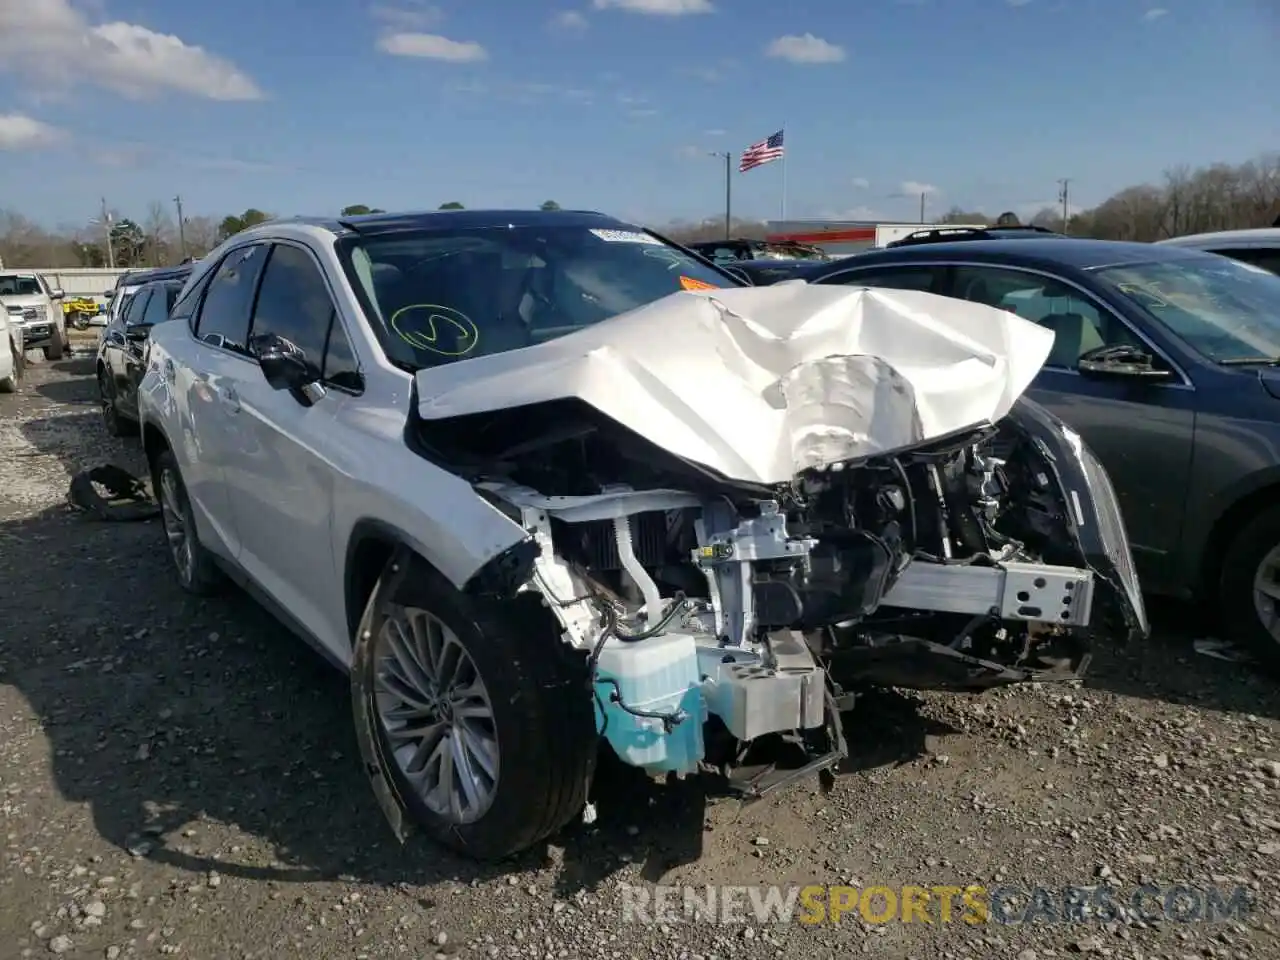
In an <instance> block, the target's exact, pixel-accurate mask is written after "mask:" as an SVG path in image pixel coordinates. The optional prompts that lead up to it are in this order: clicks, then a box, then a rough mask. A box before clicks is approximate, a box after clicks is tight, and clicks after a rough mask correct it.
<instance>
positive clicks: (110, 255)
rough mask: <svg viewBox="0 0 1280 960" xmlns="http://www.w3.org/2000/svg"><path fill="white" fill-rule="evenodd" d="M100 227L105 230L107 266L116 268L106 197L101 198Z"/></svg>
mask: <svg viewBox="0 0 1280 960" xmlns="http://www.w3.org/2000/svg"><path fill="white" fill-rule="evenodd" d="M102 229H104V230H106V231H107V266H108V267H110V268H111V269H112V270H114V269H115V268H116V250H115V244H114V243H112V242H111V214H110V213H108V212H107V198H106V197H103V198H102Z"/></svg>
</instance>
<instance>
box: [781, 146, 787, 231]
mask: <svg viewBox="0 0 1280 960" xmlns="http://www.w3.org/2000/svg"><path fill="white" fill-rule="evenodd" d="M787 152H788V148H787V125H786V124H785V123H783V125H782V222H783V223H786V222H787Z"/></svg>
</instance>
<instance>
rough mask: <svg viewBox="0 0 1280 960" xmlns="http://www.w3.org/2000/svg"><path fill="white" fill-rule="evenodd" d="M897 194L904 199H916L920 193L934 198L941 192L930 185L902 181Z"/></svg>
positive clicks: (917, 181)
mask: <svg viewBox="0 0 1280 960" xmlns="http://www.w3.org/2000/svg"><path fill="white" fill-rule="evenodd" d="M898 192H899V193H900V194H902V195H903V196H904V197H918V196H920V194H922V193H923V194H925V195H927V196H934V195H935V194H939V193H941V192H942V191H941V190H939V189H938V188H937V187H935V186H934V185H933V184H932V183H921V182H920V181H919V180H903V181H902V183H901V184H900V185H899V186H898Z"/></svg>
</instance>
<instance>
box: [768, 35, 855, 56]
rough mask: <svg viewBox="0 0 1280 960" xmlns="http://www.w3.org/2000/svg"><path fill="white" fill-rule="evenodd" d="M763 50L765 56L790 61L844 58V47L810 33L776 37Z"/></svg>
mask: <svg viewBox="0 0 1280 960" xmlns="http://www.w3.org/2000/svg"><path fill="white" fill-rule="evenodd" d="M764 52H765V55H766V56H769V57H776V58H778V59H780V60H790V61H791V62H792V63H839V62H840V61H841V60H843V59H844V47H839V46H836V45H835V44H834V43H828V42H827V41H826V40H823V39H822V38H821V37H815V36H814V35H813V34H812V33H806V34H803V35H800V36H794V35H792V36H786V37H778V39H777V40H774V41H773V42H772V43H771V44H769V46H767V47H766V48H765V51H764Z"/></svg>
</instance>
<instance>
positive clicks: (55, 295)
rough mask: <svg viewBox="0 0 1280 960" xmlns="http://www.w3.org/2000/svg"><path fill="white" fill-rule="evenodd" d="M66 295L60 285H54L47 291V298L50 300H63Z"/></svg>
mask: <svg viewBox="0 0 1280 960" xmlns="http://www.w3.org/2000/svg"><path fill="white" fill-rule="evenodd" d="M66 296H67V295H66V294H65V293H64V292H63V290H62V288H61V287H55V288H54V289H53V290H51V291H50V292H49V299H51V300H64V299H66Z"/></svg>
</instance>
